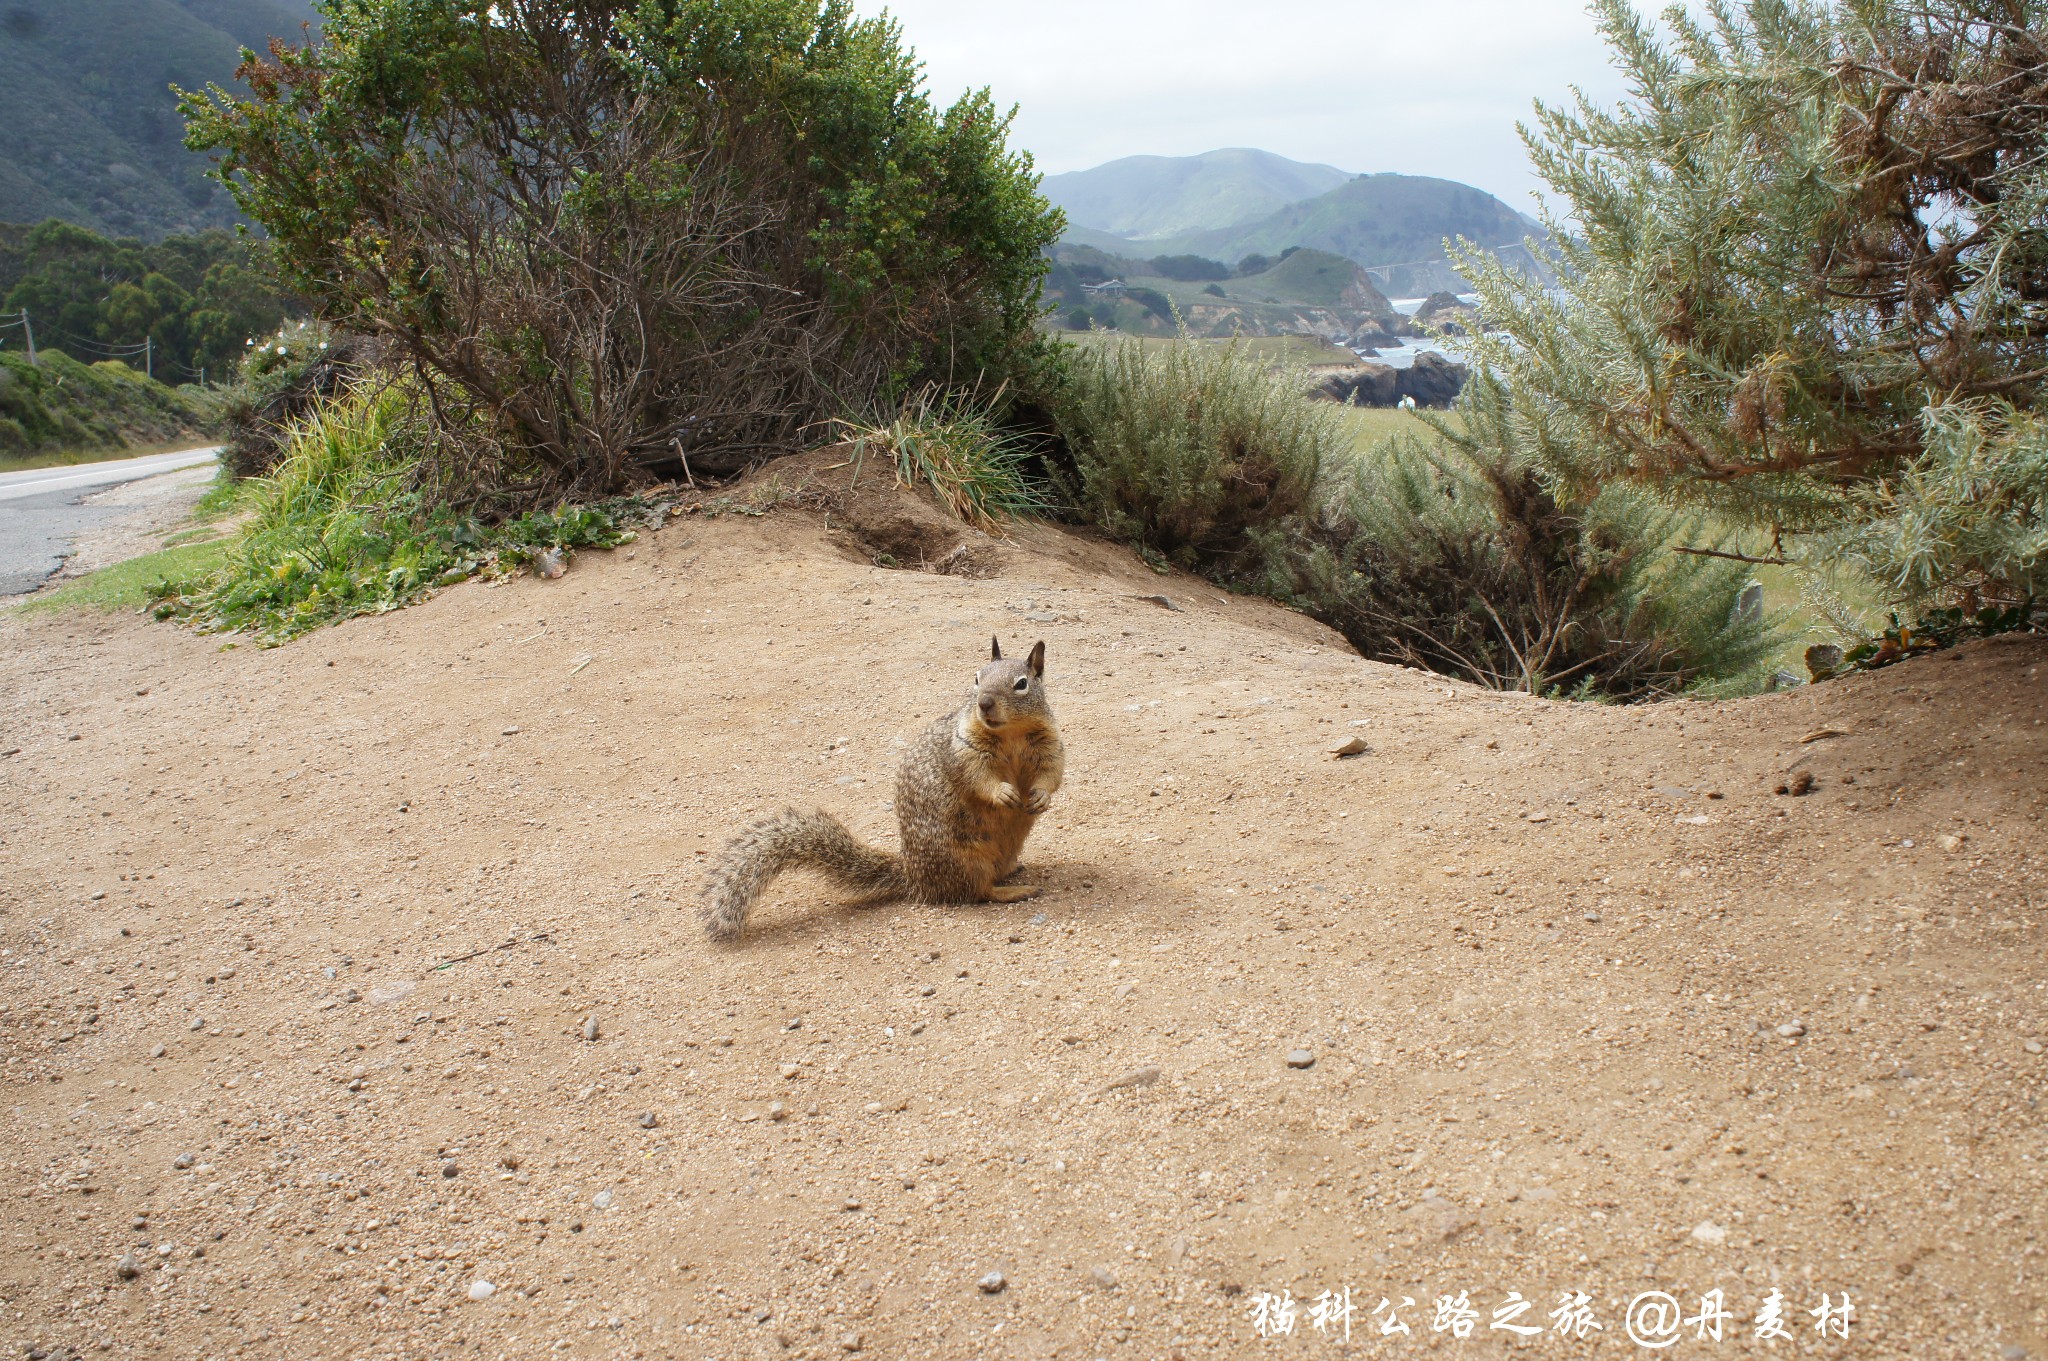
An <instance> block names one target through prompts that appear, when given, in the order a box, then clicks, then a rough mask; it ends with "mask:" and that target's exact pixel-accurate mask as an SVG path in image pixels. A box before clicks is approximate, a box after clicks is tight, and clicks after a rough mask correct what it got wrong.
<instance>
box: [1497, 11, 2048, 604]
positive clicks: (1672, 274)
mask: <svg viewBox="0 0 2048 1361" xmlns="http://www.w3.org/2000/svg"><path fill="white" fill-rule="evenodd" d="M1595 10H1596V13H1597V15H1598V17H1599V21H1600V23H1601V26H1602V28H1603V30H1604V32H1605V35H1606V37H1607V40H1608V43H1609V45H1610V46H1611V48H1612V49H1613V51H1614V54H1615V59H1616V64H1617V65H1618V66H1619V68H1620V69H1621V71H1622V72H1623V74H1624V75H1625V76H1626V77H1627V79H1628V82H1629V86H1630V90H1631V94H1630V96H1629V97H1628V98H1627V99H1626V100H1624V101H1623V102H1622V104H1621V105H1620V107H1618V108H1616V109H1613V110H1611V111H1610V110H1603V109H1598V108H1594V107H1591V106H1590V105H1588V104H1586V103H1584V102H1583V101H1582V102H1581V103H1580V104H1578V105H1577V106H1576V107H1572V108H1544V109H1541V110H1540V111H1539V112H1540V116H1539V119H1538V122H1537V126H1536V127H1535V128H1534V129H1531V130H1525V134H1524V135H1525V138H1526V139H1527V140H1528V142H1529V145H1530V149H1531V153H1532V156H1533V158H1534V161H1535V166H1536V169H1537V171H1538V172H1539V173H1540V174H1541V175H1542V176H1543V178H1544V179H1545V181H1546V182H1547V183H1548V184H1549V186H1550V189H1551V191H1552V201H1553V202H1555V203H1557V204H1559V205H1560V206H1561V208H1562V212H1561V214H1560V216H1559V220H1558V222H1557V223H1556V224H1554V225H1557V226H1558V227H1559V228H1560V231H1559V233H1558V240H1559V242H1560V243H1561V249H1562V258H1561V260H1560V262H1559V275H1560V279H1559V286H1558V287H1557V288H1556V289H1547V288H1545V287H1542V286H1539V285H1538V284H1537V283H1536V282H1534V281H1532V280H1530V279H1527V278H1525V277H1523V276H1520V275H1517V274H1514V273H1511V272H1509V271H1507V270H1505V269H1503V268H1501V267H1500V266H1498V265H1497V264H1495V263H1493V262H1491V261H1489V260H1486V259H1484V258H1482V257H1479V256H1471V257H1468V258H1467V260H1466V268H1467V270H1468V272H1469V274H1470V277H1471V278H1472V280H1473V284H1474V287H1475V288H1476V289H1477V290H1478V292H1479V295H1480V309H1481V311H1482V312H1483V313H1484V315H1485V316H1486V317H1487V319H1488V320H1489V322H1490V323H1492V324H1493V325H1495V326H1497V327H1499V328H1500V329H1499V330H1498V331H1497V332H1494V333H1490V334H1488V335H1485V336H1481V337H1477V338H1476V339H1475V341H1474V346H1475V349H1476V356H1475V357H1476V359H1477V361H1478V363H1480V364H1482V365H1485V366H1487V367H1490V368H1491V369H1492V370H1493V371H1494V372H1495V373H1497V374H1498V375H1499V376H1500V378H1501V381H1502V383H1503V384H1504V385H1505V387H1506V389H1507V392H1508V395H1509V398H1510V401H1511V403H1512V405H1513V407H1514V409H1515V413H1516V415H1515V424H1516V427H1517V429H1518V430H1519V431H1520V437H1519V438H1520V440H1521V443H1522V445H1523V447H1525V448H1526V449H1527V450H1528V451H1529V453H1530V454H1531V455H1532V456H1533V458H1534V459H1535V460H1536V464H1537V467H1538V469H1539V471H1540V473H1541V474H1542V476H1543V477H1544V478H1545V479H1546V482H1547V484H1548V485H1551V486H1553V487H1555V488H1556V489H1557V490H1558V492H1559V494H1560V495H1562V496H1564V497H1566V498H1567V499H1577V500H1581V501H1586V500H1590V499H1591V498H1593V497H1594V496H1596V495H1598V494H1599V493H1600V492H1601V490H1602V489H1603V488H1606V487H1608V486H1610V485H1612V484H1614V483H1616V482H1628V483H1632V484H1634V485H1637V486H1640V487H1644V488H1647V489H1649V490H1651V491H1652V492H1653V493H1654V494H1656V495H1657V496H1659V497H1660V498H1662V499H1664V500H1666V501H1668V502H1670V503H1673V504H1681V505H1689V506H1693V507H1697V508H1702V509H1705V510H1708V511H1710V512H1712V513H1713V514H1714V515H1715V516H1716V517H1717V518H1718V519H1720V520H1721V521H1722V522H1725V523H1734V524H1740V525H1742V526H1744V527H1746V528H1748V529H1750V530H1751V531H1752V532H1751V534H1750V536H1749V537H1748V539H1747V540H1746V542H1747V544H1748V545H1749V548H1748V551H1749V552H1751V553H1752V554H1754V555H1756V556H1759V557H1764V558H1769V559H1773V560H1776V559H1778V558H1780V557H1789V558H1791V559H1793V560H1794V561H1795V562H1805V563H1808V564H1820V563H1825V562H1833V561H1838V560H1841V559H1843V558H1845V557H1848V558H1855V559H1859V560H1861V561H1863V562H1865V563H1867V564H1868V565H1869V566H1870V567H1871V569H1872V570H1873V571H1874V572H1875V573H1877V575H1878V576H1879V578H1880V580H1881V583H1882V585H1883V586H1884V587H1885V588H1886V589H1887V590H1888V591H1890V592H1891V593H1892V594H1893V595H1894V596H1895V598H1896V599H1898V600H1900V601H1901V602H1906V601H1914V602H1918V603H1921V604H1923V605H1932V604H1937V603H1939V602H1941V601H1942V600H1943V599H1944V598H1947V599H1948V600H1951V601H1953V602H1955V603H1959V604H1969V605H1970V606H1971V607H1972V608H1975V605H1976V603H1977V602H1999V601H2006V602H2016V601H2021V600H2024V599H2026V598H2027V597H2028V596H2030V595H2036V594H2038V592H2039V588H2040V583H2041V567H2040V555H2039V551H2040V544H2041V542H2042V537H2043V534H2044V532H2048V531H2044V520H2043V517H2042V503H2043V491H2042V470H2041V461H2040V457H2039V449H2038V440H2039V425H2038V421H2037V419H2036V417H2035V415H2034V414H2033V413H2035V412H2037V411H2038V410H2039V404H2040V401H2041V398H2042V395H2043V393H2044V391H2048V99H2044V98H2043V97H2042V91H2043V90H2048V0H1744V2H1743V3H1739V4H1738V3H1730V4H1727V5H1719V6H1714V7H1712V8H1711V9H1710V10H1708V11H1707V12H1706V13H1705V14H1703V15H1702V14H1699V13H1698V11H1697V9H1696V8H1695V9H1693V10H1679V9H1676V8H1674V9H1673V10H1672V11H1671V12H1670V13H1669V14H1667V16H1666V18H1665V29H1664V32H1665V35H1666V36H1660V34H1659V30H1658V27H1657V26H1656V25H1655V24H1653V23H1652V22H1651V21H1649V20H1647V19H1645V18H1644V17H1643V16H1642V15H1641V14H1639V13H1638V11H1637V9H1636V7H1635V6H1634V5H1632V4H1631V3H1629V0H1596V4H1595Z"/></svg>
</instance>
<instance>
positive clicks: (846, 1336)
mask: <svg viewBox="0 0 2048 1361" xmlns="http://www.w3.org/2000/svg"><path fill="white" fill-rule="evenodd" d="M860 1343H861V1336H860V1334H859V1333H841V1334H840V1335H839V1350H840V1351H843V1352H857V1351H859V1350H860Z"/></svg>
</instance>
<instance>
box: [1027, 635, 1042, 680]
mask: <svg viewBox="0 0 2048 1361" xmlns="http://www.w3.org/2000/svg"><path fill="white" fill-rule="evenodd" d="M1029 665H1030V667H1031V674H1032V675H1034V676H1043V675H1045V641H1044V640H1043V639H1040V640H1039V641H1038V642H1037V643H1035V644H1033V645H1032V648H1031V661H1030V663H1029Z"/></svg>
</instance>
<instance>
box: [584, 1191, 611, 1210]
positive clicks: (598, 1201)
mask: <svg viewBox="0 0 2048 1361" xmlns="http://www.w3.org/2000/svg"><path fill="white" fill-rule="evenodd" d="M615 1199H617V1197H615V1196H614V1195H613V1194H612V1188H611V1187H609V1186H607V1187H605V1188H604V1190H602V1191H599V1192H598V1193H597V1194H596V1195H594V1196H592V1197H591V1198H590V1203H591V1204H592V1205H593V1206H595V1207H596V1208H598V1209H600V1210H609V1209H610V1208H611V1207H612V1201H613V1200H615Z"/></svg>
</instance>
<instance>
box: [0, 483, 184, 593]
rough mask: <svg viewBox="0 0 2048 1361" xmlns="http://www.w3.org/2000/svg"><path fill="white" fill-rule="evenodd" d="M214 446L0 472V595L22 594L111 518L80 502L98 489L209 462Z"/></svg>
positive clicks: (104, 510)
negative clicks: (88, 533) (89, 532)
mask: <svg viewBox="0 0 2048 1361" xmlns="http://www.w3.org/2000/svg"><path fill="white" fill-rule="evenodd" d="M219 454H220V450H219V449H218V448H206V449H181V450H179V451H177V452H175V453H169V454H146V455H144V456H143V457H141V458H120V459H113V460H110V461H108V462H105V463H74V464H71V465H70V466H68V467H63V468H31V469H30V470H28V471H27V472H20V473H0V596H8V595H26V594H27V593H28V592H30V591H33V590H34V589H36V587H38V586H40V585H42V584H43V582H44V580H45V579H46V578H48V577H49V575H50V574H51V573H52V572H54V571H56V570H57V569H58V568H59V567H61V566H62V565H63V563H64V559H65V558H67V557H69V556H70V555H71V550H72V545H73V544H75V543H76V542H77V541H78V536H79V534H81V533H82V532H84V531H85V530H87V529H89V528H91V527H92V526H93V525H95V524H98V523H100V522H101V521H103V520H106V519H109V518H111V517H112V516H113V515H114V514H115V513H116V512H115V511H114V510H112V509H109V508H102V507H98V506H88V505H83V504H81V502H82V501H83V500H84V498H85V497H87V496H89V495H91V494H92V493H93V492H95V491H98V490H100V489H102V488H104V487H112V486H115V485H118V484H119V483H122V482H133V481H136V480H138V479H140V478H144V477H155V476H156V475H157V474H159V473H169V472H176V471H177V470H178V469H180V468H190V467H192V466H194V465H195V464H200V463H211V462H213V461H214V459H215V458H216V457H218V456H219Z"/></svg>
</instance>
